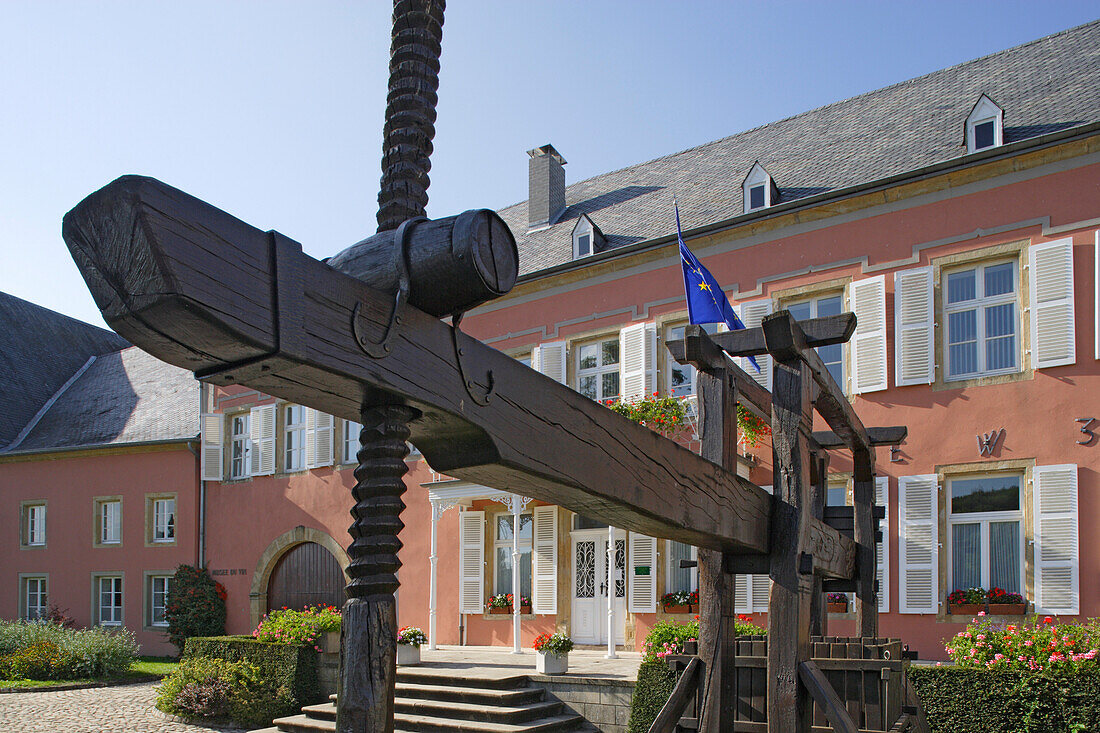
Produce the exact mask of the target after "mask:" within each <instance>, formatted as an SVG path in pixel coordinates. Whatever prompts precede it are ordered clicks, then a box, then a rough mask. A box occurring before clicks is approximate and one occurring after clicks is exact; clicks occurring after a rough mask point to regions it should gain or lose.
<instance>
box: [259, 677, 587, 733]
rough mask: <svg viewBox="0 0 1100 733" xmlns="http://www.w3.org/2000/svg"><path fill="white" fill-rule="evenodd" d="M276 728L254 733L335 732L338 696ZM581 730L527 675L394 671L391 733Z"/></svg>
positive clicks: (279, 722) (574, 718) (579, 722)
mask: <svg viewBox="0 0 1100 733" xmlns="http://www.w3.org/2000/svg"><path fill="white" fill-rule="evenodd" d="M274 724H275V725H274V727H272V728H265V729H264V730H263V731H257V732H256V733H277V732H278V731H282V733H318V732H319V731H335V730H336V695H331V696H330V698H329V702H327V703H323V704H321V705H309V706H306V707H304V708H302V712H301V713H300V714H299V715H292V716H289V717H286V718H279V719H277V720H275V721H274ZM585 729H587V730H591V727H590V726H589V725H588V724H587V723H586V722H585V720H584V719H583V718H582V717H581V716H579V715H577V714H576V713H573V712H571V711H568V710H566V709H565V708H564V706H563V705H562V703H560V702H558V701H557V700H547V699H546V692H545V691H544V690H542V689H541V688H538V687H532V686H531V683H530V680H528V678H527V676H526V675H516V676H507V677H491V678H485V677H473V676H466V675H457V674H441V673H439V672H426V671H424V670H417V669H412V668H401V669H398V670H397V684H396V689H395V694H394V730H395V731H461V732H462V733H566V732H567V731H579V730H585Z"/></svg>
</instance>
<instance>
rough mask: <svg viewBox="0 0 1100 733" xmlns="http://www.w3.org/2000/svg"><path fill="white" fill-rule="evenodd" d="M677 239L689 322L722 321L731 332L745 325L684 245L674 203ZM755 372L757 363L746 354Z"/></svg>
mask: <svg viewBox="0 0 1100 733" xmlns="http://www.w3.org/2000/svg"><path fill="white" fill-rule="evenodd" d="M675 210H676V241H677V242H678V243H679V244H680V263H681V264H682V265H683V267H684V293H685V295H686V296H687V305H688V322H689V323H725V324H726V326H728V327H729V329H730V330H731V331H736V330H737V329H740V328H744V327H745V324H744V323H742V322H741V319H740V318H738V317H737V314H736V313H734V312H733V306H732V305H730V302H729V300H728V299H727V298H726V294H725V293H724V292H722V288H721V286H719V285H718V281H717V280H715V279H714V275H711V274H710V271H708V270H707V268H705V267H703V265H702V263H700V262H699V260H697V259H696V258H695V255H693V254H692V253H691V250H689V249H688V248H687V245H686V244H684V237H683V234H681V232H680V207H679V206H676V207H675ZM749 361H750V362H752V365H753V367H755V368H756V371H760V365H759V364H757V363H756V359H754V358H753V357H751V356H750V357H749Z"/></svg>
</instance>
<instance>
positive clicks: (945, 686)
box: [909, 666, 1100, 733]
mask: <svg viewBox="0 0 1100 733" xmlns="http://www.w3.org/2000/svg"><path fill="white" fill-rule="evenodd" d="M909 679H910V681H911V682H912V683H913V687H914V688H915V689H916V691H917V694H918V695H920V699H921V704H922V705H923V706H924V712H925V715H926V716H927V717H928V723H929V725H930V726H931V728H932V731H933V733H1081V732H1083V731H1097V730H1100V670H1089V671H1079V672H1076V673H1074V674H1071V675H1048V674H1044V673H1042V672H1039V673H1029V672H994V671H991V670H984V669H963V668H959V667H916V666H912V667H910V668H909Z"/></svg>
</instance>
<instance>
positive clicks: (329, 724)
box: [267, 714, 336, 733]
mask: <svg viewBox="0 0 1100 733" xmlns="http://www.w3.org/2000/svg"><path fill="white" fill-rule="evenodd" d="M272 722H273V723H274V724H275V728H273V729H272V728H268V729H267V730H268V731H270V730H278V731H282V733H323V732H326V731H327V733H335V731H336V716H335V715H333V717H332V719H331V720H330V719H327V718H326V719H318V718H311V717H309V716H308V715H303V714H299V715H288V716H287V717H285V718H276V719H275V720H273V721H272Z"/></svg>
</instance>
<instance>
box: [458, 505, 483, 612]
mask: <svg viewBox="0 0 1100 733" xmlns="http://www.w3.org/2000/svg"><path fill="white" fill-rule="evenodd" d="M458 606H459V608H458V612H459V613H484V612H485V512H460V513H459V515H458Z"/></svg>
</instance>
